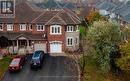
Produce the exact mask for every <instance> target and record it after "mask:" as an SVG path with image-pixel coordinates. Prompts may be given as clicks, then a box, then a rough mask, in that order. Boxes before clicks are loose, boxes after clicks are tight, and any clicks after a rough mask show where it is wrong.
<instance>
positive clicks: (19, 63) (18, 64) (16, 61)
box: [8, 55, 25, 72]
mask: <svg viewBox="0 0 130 81" xmlns="http://www.w3.org/2000/svg"><path fill="white" fill-rule="evenodd" d="M24 61H25V56H24V55H19V56H15V57H13V59H12V62H11V63H10V65H9V67H8V69H9V71H10V72H12V71H19V70H21V69H22V68H23V65H24Z"/></svg>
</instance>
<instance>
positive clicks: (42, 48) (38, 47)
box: [34, 44, 46, 53]
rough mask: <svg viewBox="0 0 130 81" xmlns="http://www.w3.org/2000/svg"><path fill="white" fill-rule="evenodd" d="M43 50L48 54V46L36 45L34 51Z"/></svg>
mask: <svg viewBox="0 0 130 81" xmlns="http://www.w3.org/2000/svg"><path fill="white" fill-rule="evenodd" d="M37 50H42V51H44V52H45V53H46V44H34V51H37Z"/></svg>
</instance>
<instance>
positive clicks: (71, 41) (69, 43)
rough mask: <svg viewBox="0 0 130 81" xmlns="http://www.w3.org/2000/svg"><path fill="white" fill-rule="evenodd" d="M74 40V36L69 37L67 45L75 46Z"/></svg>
mask: <svg viewBox="0 0 130 81" xmlns="http://www.w3.org/2000/svg"><path fill="white" fill-rule="evenodd" d="M73 44H74V41H73V37H67V46H73Z"/></svg>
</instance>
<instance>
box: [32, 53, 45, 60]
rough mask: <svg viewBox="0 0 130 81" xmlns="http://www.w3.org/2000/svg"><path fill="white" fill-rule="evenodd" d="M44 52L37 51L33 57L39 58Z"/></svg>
mask: <svg viewBox="0 0 130 81" xmlns="http://www.w3.org/2000/svg"><path fill="white" fill-rule="evenodd" d="M42 52H43V51H35V53H34V55H33V57H32V59H39V58H40V55H41V53H42Z"/></svg>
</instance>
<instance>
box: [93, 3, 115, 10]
mask: <svg viewBox="0 0 130 81" xmlns="http://www.w3.org/2000/svg"><path fill="white" fill-rule="evenodd" d="M115 6H116V5H115V4H114V3H112V2H109V1H104V2H101V3H97V4H96V6H95V7H96V8H97V9H104V10H108V11H109V10H112V9H113V8H114V7H115Z"/></svg>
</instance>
